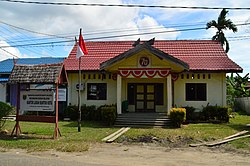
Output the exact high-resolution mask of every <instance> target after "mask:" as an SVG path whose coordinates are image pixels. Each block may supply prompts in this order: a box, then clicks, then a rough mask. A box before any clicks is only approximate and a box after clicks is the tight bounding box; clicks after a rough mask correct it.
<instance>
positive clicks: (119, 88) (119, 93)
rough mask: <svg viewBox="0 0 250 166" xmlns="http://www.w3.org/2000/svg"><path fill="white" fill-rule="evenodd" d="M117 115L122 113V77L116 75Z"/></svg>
mask: <svg viewBox="0 0 250 166" xmlns="http://www.w3.org/2000/svg"><path fill="white" fill-rule="evenodd" d="M116 89H117V101H116V103H117V114H121V113H122V101H121V100H122V77H121V76H120V75H119V74H117V88H116Z"/></svg>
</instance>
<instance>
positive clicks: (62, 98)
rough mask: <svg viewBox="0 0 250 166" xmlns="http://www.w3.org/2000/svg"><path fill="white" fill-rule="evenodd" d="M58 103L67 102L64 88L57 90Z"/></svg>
mask: <svg viewBox="0 0 250 166" xmlns="http://www.w3.org/2000/svg"><path fill="white" fill-rule="evenodd" d="M55 100H56V99H55ZM58 101H67V90H66V89H65V88H63V89H61V88H59V89H58Z"/></svg>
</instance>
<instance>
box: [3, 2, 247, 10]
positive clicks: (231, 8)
mask: <svg viewBox="0 0 250 166" xmlns="http://www.w3.org/2000/svg"><path fill="white" fill-rule="evenodd" d="M1 1H2V2H12V3H23V4H36V5H55V6H100V7H125V8H163V9H206V10H217V9H223V8H225V9H230V10H250V7H207V6H165V5H142V4H101V3H70V2H41V1H22V0H1Z"/></svg>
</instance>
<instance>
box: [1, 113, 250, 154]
mask: <svg viewBox="0 0 250 166" xmlns="http://www.w3.org/2000/svg"><path fill="white" fill-rule="evenodd" d="M248 123H250V116H244V115H237V116H236V117H235V118H232V119H230V123H227V124H206V123H204V124H189V125H186V126H184V127H182V128H180V129H162V128H152V129H130V130H129V131H128V132H127V133H125V135H124V136H123V137H122V138H120V139H118V142H120V141H123V138H124V137H125V138H128V139H132V140H133V139H136V138H138V137H141V136H153V137H157V138H158V139H167V140H170V142H173V143H179V142H178V140H179V141H182V140H187V139H188V140H189V141H188V142H187V146H188V143H191V142H193V143H194V142H200V141H209V140H214V139H219V138H223V137H226V136H229V135H231V134H234V133H236V132H239V131H242V130H248V131H249V132H250V127H246V124H248ZM14 124H15V122H11V121H7V123H6V125H5V126H4V129H7V130H8V131H9V134H10V132H11V131H12V129H13V127H14ZM20 125H21V130H22V133H23V135H22V136H20V137H19V138H18V139H16V138H11V137H9V136H8V135H7V136H6V135H0V148H2V149H9V148H22V149H27V150H28V151H42V150H49V149H55V150H58V151H64V152H81V151H86V150H88V148H89V146H90V145H91V144H93V143H97V142H101V139H102V138H104V137H106V136H107V135H109V134H111V133H113V132H114V131H116V130H118V129H117V128H112V127H103V126H102V125H101V124H98V123H96V122H83V123H82V130H81V132H77V123H76V122H59V128H60V131H61V134H62V137H59V139H58V140H54V139H53V132H54V125H53V124H48V123H31V122H21V123H20ZM230 144H231V145H232V146H233V147H235V148H241V149H245V150H248V151H249V152H250V138H245V139H240V140H236V141H233V142H230Z"/></svg>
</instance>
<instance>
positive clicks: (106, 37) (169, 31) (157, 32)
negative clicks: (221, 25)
mask: <svg viewBox="0 0 250 166" xmlns="http://www.w3.org/2000/svg"><path fill="white" fill-rule="evenodd" d="M249 24H250V23H243V24H237V26H243V25H249ZM203 29H206V28H205V27H199V28H187V29H179V30H165V31H155V32H144V33H133V34H123V35H113V36H103V37H93V38H85V40H86V41H87V40H99V39H108V38H118V37H128V36H141V35H150V34H161V33H172V32H183V31H196V30H203ZM74 41H75V40H64V41H53V42H42V43H29V44H19V45H18V44H17V45H12V46H0V48H6V47H25V46H37V45H52V46H53V45H54V44H58V43H67V42H74Z"/></svg>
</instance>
